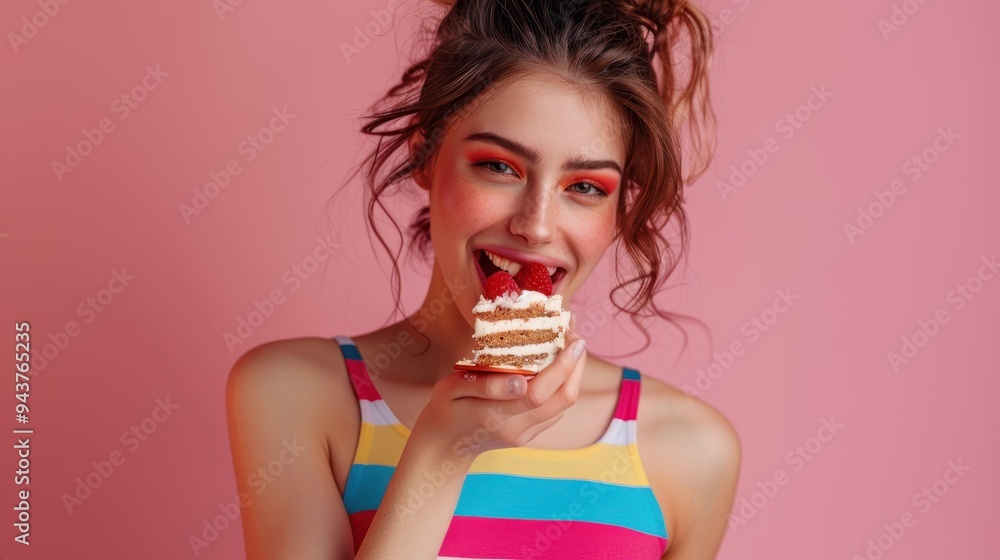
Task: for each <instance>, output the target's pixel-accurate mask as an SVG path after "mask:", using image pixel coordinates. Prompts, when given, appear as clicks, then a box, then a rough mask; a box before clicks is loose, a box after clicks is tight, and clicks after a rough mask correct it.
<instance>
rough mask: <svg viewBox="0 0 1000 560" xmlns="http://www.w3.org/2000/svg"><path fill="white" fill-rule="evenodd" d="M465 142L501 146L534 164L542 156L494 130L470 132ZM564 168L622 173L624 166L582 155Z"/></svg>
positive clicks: (572, 159) (569, 161)
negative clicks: (494, 132) (609, 170)
mask: <svg viewBox="0 0 1000 560" xmlns="http://www.w3.org/2000/svg"><path fill="white" fill-rule="evenodd" d="M464 141H465V142H485V143H487V144H493V145H495V146H500V147H501V148H503V149H505V150H507V151H509V152H513V153H515V154H517V155H519V156H521V157H523V158H524V159H526V160H528V161H530V162H531V163H532V164H533V165H534V164H537V163H538V162H539V161H540V160H541V159H542V158H541V156H540V155H539V154H538V152H537V151H536V150H533V149H531V148H529V147H527V146H525V145H524V144H521V143H519V142H516V141H514V140H511V139H510V138H504V137H503V136H498V135H496V134H493V133H492V132H477V133H475V134H470V135H468V136H466V137H465V140H464ZM563 169H564V170H566V171H594V170H598V169H613V170H614V171H617V172H618V174H619V175H621V174H622V168H621V166H620V165H618V162H616V161H613V160H610V159H599V160H595V159H584V158H581V157H575V158H571V159H569V160H568V161H566V163H564V164H563Z"/></svg>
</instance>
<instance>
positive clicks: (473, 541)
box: [440, 516, 667, 560]
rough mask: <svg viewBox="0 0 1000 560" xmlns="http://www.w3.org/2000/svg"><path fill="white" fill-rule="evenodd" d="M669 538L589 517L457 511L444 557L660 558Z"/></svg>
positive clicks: (656, 559)
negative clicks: (496, 516) (525, 516)
mask: <svg viewBox="0 0 1000 560" xmlns="http://www.w3.org/2000/svg"><path fill="white" fill-rule="evenodd" d="M666 545H667V541H666V539H662V538H660V537H656V536H653V535H647V534H645V533H640V532H637V531H633V530H630V529H626V528H624V527H618V526H614V525H605V524H603V523H590V522H587V521H574V520H572V519H567V520H556V519H553V520H533V519H493V518H488V517H466V516H455V517H454V518H452V521H451V526H450V527H449V528H448V533H447V534H446V535H445V538H444V544H443V545H442V546H441V552H440V554H441V555H442V556H458V557H462V556H468V557H471V558H567V559H568V558H572V559H574V560H590V559H593V560H613V559H616V558H621V559H623V560H626V559H627V560H642V559H647V558H648V559H650V560H653V559H655V560H659V559H660V558H661V557H662V556H663V552H664V551H665V550H666Z"/></svg>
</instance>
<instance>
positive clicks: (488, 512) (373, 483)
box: [344, 463, 667, 539]
mask: <svg viewBox="0 0 1000 560" xmlns="http://www.w3.org/2000/svg"><path fill="white" fill-rule="evenodd" d="M395 470H396V469H395V468H393V467H387V466H384V465H364V464H359V463H355V464H354V465H352V466H351V472H350V474H349V475H348V478H347V488H346V489H345V491H344V506H345V508H346V509H347V513H348V514H351V513H356V512H359V511H366V510H376V509H378V506H379V504H380V503H382V497H383V496H384V495H385V490H386V487H387V486H388V485H389V478H390V477H391V476H392V473H393V472H395ZM426 479H427V482H428V483H429V484H433V483H434V475H433V474H431V473H428V474H427V475H426ZM418 498H419V493H418V494H417V495H416V496H413V497H412V500H413V501H415V502H419V501H420V500H419V499H418ZM574 504H575V505H574ZM577 512H578V513H579V516H576V515H575V514H576V513H577ZM455 515H463V516H474V517H495V518H507V519H542V520H549V519H553V520H557V519H558V520H574V521H576V520H579V521H589V522H592V523H604V524H606V525H615V526H619V527H626V528H628V529H632V530H635V531H641V532H643V533H647V534H650V535H655V536H658V537H662V538H664V539H665V538H667V532H666V529H665V527H664V523H663V515H662V512H661V511H660V508H659V505H658V504H657V503H656V497H655V496H654V495H653V491H652V490H651V489H650V488H649V487H648V486H623V485H619V484H609V483H605V482H601V481H592V480H573V479H563V478H535V477H529V476H515V475H506V474H487V473H469V474H468V475H467V476H466V478H465V485H464V486H463V487H462V493H461V495H460V496H459V499H458V505H457V506H456V508H455Z"/></svg>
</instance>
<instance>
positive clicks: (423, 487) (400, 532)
mask: <svg viewBox="0 0 1000 560" xmlns="http://www.w3.org/2000/svg"><path fill="white" fill-rule="evenodd" d="M472 460H473V458H472V457H471V456H470V455H469V454H465V455H463V454H459V453H454V452H453V451H451V450H446V449H441V448H439V447H438V446H436V445H434V444H422V443H421V442H420V441H419V440H417V439H416V438H412V437H411V440H410V441H409V442H408V443H407V445H406V447H405V448H404V450H403V454H402V456H401V457H400V459H399V463H398V464H397V466H396V470H395V473H394V474H393V476H392V479H391V480H390V481H389V486H388V488H386V493H385V496H383V498H382V503H381V504H380V505H379V508H378V511H376V512H375V517H374V519H373V520H372V523H371V526H370V527H369V528H368V533H367V535H366V536H365V539H364V542H363V543H362V545H361V548H360V549H359V550H358V554H357V556H356V557H355V558H356V559H357V560H395V559H398V558H408V559H409V558H412V559H414V560H423V559H429V560H434V559H435V558H437V554H438V551H439V550H440V548H441V543H442V542H443V541H444V536H445V533H446V532H447V531H448V526H449V525H450V523H451V519H452V516H453V515H454V513H455V505H456V504H457V503H458V496H459V494H460V493H461V491H462V484H463V483H464V482H465V476H466V475H467V474H468V472H469V467H470V466H471V464H472ZM428 489H433V494H431V495H429V496H428V495H427V494H428ZM414 496H417V497H418V498H419V499H415V498H414Z"/></svg>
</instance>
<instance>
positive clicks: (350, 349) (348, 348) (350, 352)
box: [340, 342, 361, 360]
mask: <svg viewBox="0 0 1000 560" xmlns="http://www.w3.org/2000/svg"><path fill="white" fill-rule="evenodd" d="M340 351H341V352H343V353H344V357H345V358H347V359H349V360H360V359H361V353H360V352H358V347H357V346H355V345H353V344H347V343H346V342H344V343H340Z"/></svg>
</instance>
